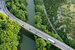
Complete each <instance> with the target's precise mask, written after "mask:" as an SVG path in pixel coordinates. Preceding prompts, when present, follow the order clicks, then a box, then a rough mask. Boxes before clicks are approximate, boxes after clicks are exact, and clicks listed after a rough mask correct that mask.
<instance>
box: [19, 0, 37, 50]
mask: <svg viewBox="0 0 75 50" xmlns="http://www.w3.org/2000/svg"><path fill="white" fill-rule="evenodd" d="M27 11H28V21H27V23H28V24H30V25H34V24H35V20H34V16H35V5H34V1H33V0H27ZM21 34H22V40H21V44H20V47H19V48H20V50H36V46H35V42H34V35H33V34H32V33H30V32H28V31H27V30H24V29H22V30H21Z"/></svg>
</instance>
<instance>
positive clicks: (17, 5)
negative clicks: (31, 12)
mask: <svg viewBox="0 0 75 50" xmlns="http://www.w3.org/2000/svg"><path fill="white" fill-rule="evenodd" d="M5 1H6V6H7V8H8V9H9V11H10V12H11V13H13V14H14V15H15V16H16V17H17V18H19V19H21V20H23V21H26V20H27V15H28V13H27V10H26V5H27V3H26V0H10V1H9V0H5Z"/></svg>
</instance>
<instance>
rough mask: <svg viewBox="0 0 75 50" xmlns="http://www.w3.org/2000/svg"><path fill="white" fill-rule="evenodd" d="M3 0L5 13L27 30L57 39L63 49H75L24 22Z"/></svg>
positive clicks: (59, 46) (44, 37)
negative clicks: (10, 10)
mask: <svg viewBox="0 0 75 50" xmlns="http://www.w3.org/2000/svg"><path fill="white" fill-rule="evenodd" d="M0 1H1V6H2V9H3V11H4V12H5V14H7V15H8V17H9V18H11V19H13V20H14V21H16V22H18V23H19V25H20V26H22V27H23V28H25V29H26V30H28V31H30V32H32V33H33V34H35V35H37V36H39V37H41V38H43V39H45V40H48V38H50V39H52V40H54V41H56V44H53V45H54V46H56V47H58V48H60V49H62V50H73V48H71V47H69V46H68V45H66V44H65V43H63V42H60V41H59V40H57V39H56V38H54V37H52V36H49V35H47V34H46V33H44V32H42V31H40V30H39V29H37V28H35V27H33V26H31V25H29V24H27V23H26V22H23V21H22V20H20V19H18V18H16V17H15V16H14V15H13V14H11V13H10V12H9V11H8V9H7V8H6V5H5V0H0Z"/></svg>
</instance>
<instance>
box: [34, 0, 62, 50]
mask: <svg viewBox="0 0 75 50" xmlns="http://www.w3.org/2000/svg"><path fill="white" fill-rule="evenodd" d="M35 7H36V16H35V20H36V21H35V27H37V28H38V29H40V30H42V31H44V32H46V33H47V34H48V35H51V36H53V37H55V38H57V39H59V40H60V41H62V40H61V38H59V37H58V36H57V34H55V33H54V31H53V30H52V28H51V26H50V25H49V23H48V20H47V18H46V16H45V13H44V7H43V0H35ZM35 41H36V46H37V50H50V47H51V44H50V42H48V41H45V40H44V39H42V38H38V37H35Z"/></svg>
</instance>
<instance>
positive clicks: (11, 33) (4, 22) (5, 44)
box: [0, 13, 21, 50]
mask: <svg viewBox="0 0 75 50" xmlns="http://www.w3.org/2000/svg"><path fill="white" fill-rule="evenodd" d="M20 29H21V27H20V26H19V24H18V23H17V22H14V21H13V20H12V19H9V18H8V16H7V15H6V14H4V13H0V50H17V46H18V45H19V39H20V36H19V35H18V33H19V30H20Z"/></svg>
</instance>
